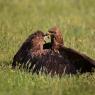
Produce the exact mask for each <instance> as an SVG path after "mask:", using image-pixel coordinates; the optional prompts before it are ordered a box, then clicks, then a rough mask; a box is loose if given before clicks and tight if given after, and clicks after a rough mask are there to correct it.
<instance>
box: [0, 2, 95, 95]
mask: <svg viewBox="0 0 95 95" xmlns="http://www.w3.org/2000/svg"><path fill="white" fill-rule="evenodd" d="M55 25H57V26H59V27H60V28H61V31H62V33H63V38H64V44H65V46H67V47H72V48H74V49H76V50H77V51H80V52H83V53H85V54H87V55H88V56H90V57H91V58H94V59H95V0H53V1H52V0H40V1H38V0H11V1H10V0H0V95H23V94H25V95H95V73H94V74H92V75H89V74H84V75H76V76H71V75H65V76H63V77H62V78H61V79H60V78H58V77H57V76H55V77H53V78H51V77H50V76H45V75H39V76H37V75H32V74H31V73H27V72H21V71H18V70H17V71H12V70H11V63H12V58H13V55H14V54H15V53H16V52H17V50H18V49H19V47H20V46H21V44H22V43H23V41H24V40H25V39H26V38H27V37H28V35H30V34H31V33H33V32H35V31H36V30H38V29H40V30H42V31H44V32H46V31H47V30H48V29H49V28H51V27H52V26H55Z"/></svg>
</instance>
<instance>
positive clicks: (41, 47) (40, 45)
mask: <svg viewBox="0 0 95 95" xmlns="http://www.w3.org/2000/svg"><path fill="white" fill-rule="evenodd" d="M53 29H54V30H53ZM51 30H52V31H51ZM53 32H54V33H53ZM49 33H50V35H51V43H46V44H44V36H45V35H44V33H43V32H41V31H37V32H35V33H34V34H32V35H30V36H29V38H28V39H27V40H26V41H25V42H24V43H23V44H22V46H21V48H20V49H19V51H18V52H17V53H16V55H15V56H14V59H13V63H12V67H13V68H15V66H16V62H17V63H20V65H21V66H22V65H23V64H24V65H25V67H27V68H29V71H32V73H37V74H38V73H39V72H44V73H46V74H51V75H54V74H57V75H59V76H62V75H63V74H65V73H66V74H75V73H77V72H80V73H84V72H91V71H92V68H95V61H94V60H93V59H91V58H89V57H88V56H86V55H84V54H80V53H79V52H77V51H75V50H73V49H71V48H67V47H64V45H63V38H62V35H61V32H60V31H59V29H57V27H54V28H51V29H50V30H49ZM56 33H57V34H56ZM59 36H60V37H59ZM26 64H27V65H26ZM29 64H30V65H29ZM21 66H20V67H21Z"/></svg>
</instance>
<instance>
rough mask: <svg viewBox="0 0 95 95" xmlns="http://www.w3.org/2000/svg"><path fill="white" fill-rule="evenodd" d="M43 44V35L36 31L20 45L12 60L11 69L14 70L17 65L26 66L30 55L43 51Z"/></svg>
mask: <svg viewBox="0 0 95 95" xmlns="http://www.w3.org/2000/svg"><path fill="white" fill-rule="evenodd" d="M43 43H44V33H43V32H41V31H39V30H38V31H37V32H35V33H34V34H31V35H30V36H29V37H28V38H27V39H26V40H25V42H24V43H23V44H22V46H21V47H20V49H19V50H18V52H17V53H16V54H15V56H14V58H13V63H12V68H15V67H16V65H17V63H18V64H19V63H20V65H22V64H26V63H27V61H28V60H29V59H30V57H31V56H30V53H31V52H33V51H35V50H38V51H39V49H41V50H42V49H43Z"/></svg>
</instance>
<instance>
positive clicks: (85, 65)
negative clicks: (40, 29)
mask: <svg viewBox="0 0 95 95" xmlns="http://www.w3.org/2000/svg"><path fill="white" fill-rule="evenodd" d="M48 32H49V34H50V36H51V43H47V44H45V45H44V49H46V48H48V49H49V48H51V49H53V50H57V51H59V53H60V55H61V56H63V57H64V56H66V57H65V60H68V61H69V62H70V64H72V65H73V66H74V68H75V69H76V72H77V71H78V72H80V73H85V72H91V71H92V69H93V68H95V60H93V59H91V58H90V57H88V56H87V55H85V54H82V53H79V52H77V51H76V50H74V49H71V48H67V47H65V46H64V43H63V38H62V34H61V32H60V29H59V28H58V27H53V28H51V29H49V31H48Z"/></svg>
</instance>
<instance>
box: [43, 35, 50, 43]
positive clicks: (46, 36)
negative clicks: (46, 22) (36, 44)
mask: <svg viewBox="0 0 95 95" xmlns="http://www.w3.org/2000/svg"><path fill="white" fill-rule="evenodd" d="M50 35H51V34H50V33H46V34H45V35H44V41H45V43H47V40H48V39H49V38H50Z"/></svg>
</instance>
